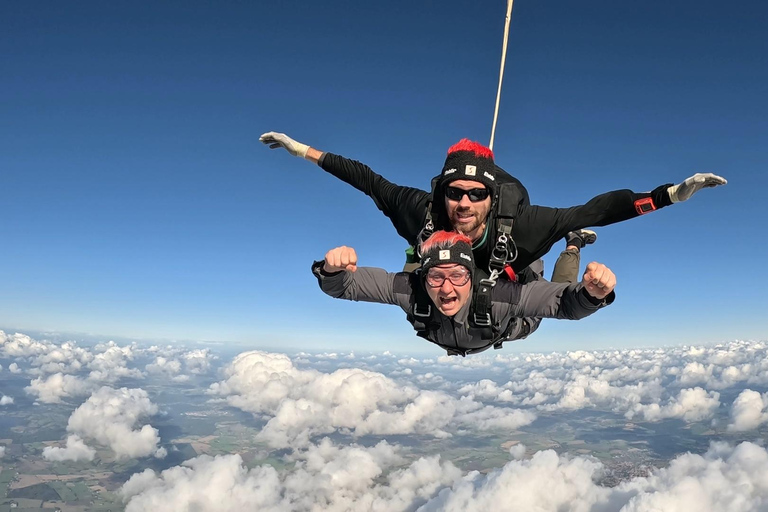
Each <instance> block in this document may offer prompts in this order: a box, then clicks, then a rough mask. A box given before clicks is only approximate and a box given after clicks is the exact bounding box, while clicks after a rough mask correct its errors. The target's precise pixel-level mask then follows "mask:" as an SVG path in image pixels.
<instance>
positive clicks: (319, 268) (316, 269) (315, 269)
mask: <svg viewBox="0 0 768 512" xmlns="http://www.w3.org/2000/svg"><path fill="white" fill-rule="evenodd" d="M324 266H325V261H324V260H320V261H314V262H312V273H313V274H314V275H315V276H316V277H317V278H318V279H322V278H324V277H333V276H337V275H339V274H341V273H342V272H344V271H343V270H339V271H337V272H326V271H325V269H324V268H323V267H324Z"/></svg>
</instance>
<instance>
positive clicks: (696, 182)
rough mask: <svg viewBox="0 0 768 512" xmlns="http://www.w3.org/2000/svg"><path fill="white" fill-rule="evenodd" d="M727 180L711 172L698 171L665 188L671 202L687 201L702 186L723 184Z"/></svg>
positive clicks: (708, 186)
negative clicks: (682, 180)
mask: <svg viewBox="0 0 768 512" xmlns="http://www.w3.org/2000/svg"><path fill="white" fill-rule="evenodd" d="M726 183H728V181H727V180H726V179H725V178H723V177H721V176H718V175H716V174H712V173H711V172H707V173H702V172H698V173H696V174H694V175H693V176H691V177H690V178H688V179H687V180H685V181H684V182H682V183H680V184H678V185H672V186H671V187H669V188H668V189H667V192H669V198H670V199H671V200H672V202H673V203H681V202H683V201H687V200H688V199H689V198H690V197H691V196H692V195H693V194H695V193H696V192H698V191H699V190H701V189H702V188H710V187H716V186H718V185H725V184H726Z"/></svg>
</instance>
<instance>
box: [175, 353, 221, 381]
mask: <svg viewBox="0 0 768 512" xmlns="http://www.w3.org/2000/svg"><path fill="white" fill-rule="evenodd" d="M181 359H182V361H183V362H184V367H185V368H186V370H187V371H188V372H189V373H192V374H195V375H204V374H206V373H208V372H209V371H210V370H211V364H212V362H213V361H214V360H215V359H217V357H216V356H215V355H213V354H212V353H211V351H210V349H207V348H206V349H197V350H190V351H188V352H184V353H183V354H182V355H181Z"/></svg>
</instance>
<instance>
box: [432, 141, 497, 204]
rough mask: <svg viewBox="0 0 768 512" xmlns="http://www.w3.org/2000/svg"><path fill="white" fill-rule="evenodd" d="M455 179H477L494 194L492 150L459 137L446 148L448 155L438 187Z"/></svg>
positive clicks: (494, 177) (494, 172)
mask: <svg viewBox="0 0 768 512" xmlns="http://www.w3.org/2000/svg"><path fill="white" fill-rule="evenodd" d="M456 180H472V181H478V182H480V183H482V184H483V185H485V187H486V188H487V189H488V190H490V191H491V196H494V195H495V194H496V189H497V184H496V164H494V163H493V151H491V150H490V148H488V147H486V146H483V145H482V144H480V143H479V142H474V141H471V140H469V139H461V140H460V141H459V142H457V143H456V144H454V145H453V146H451V147H450V148H448V156H447V157H446V159H445V165H443V170H442V172H441V173H440V179H439V180H438V186H439V188H440V189H442V188H443V187H445V186H446V185H448V184H449V183H451V182H452V181H456Z"/></svg>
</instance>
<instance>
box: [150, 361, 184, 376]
mask: <svg viewBox="0 0 768 512" xmlns="http://www.w3.org/2000/svg"><path fill="white" fill-rule="evenodd" d="M144 369H145V370H146V371H147V373H150V374H152V375H166V376H168V377H174V376H176V375H178V374H179V372H180V371H181V362H179V361H178V360H176V359H168V358H166V357H163V356H157V357H156V358H155V361H154V362H153V363H150V364H148V365H146V366H145V367H144Z"/></svg>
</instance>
